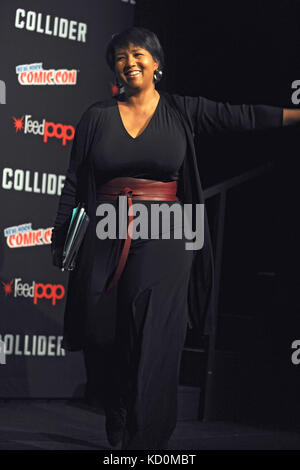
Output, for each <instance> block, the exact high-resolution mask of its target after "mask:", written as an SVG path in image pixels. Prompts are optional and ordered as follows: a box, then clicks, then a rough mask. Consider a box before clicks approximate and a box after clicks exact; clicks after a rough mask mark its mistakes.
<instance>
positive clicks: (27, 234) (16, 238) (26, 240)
mask: <svg viewBox="0 0 300 470" xmlns="http://www.w3.org/2000/svg"><path fill="white" fill-rule="evenodd" d="M51 234H52V227H47V228H38V229H35V230H34V229H33V228H32V224H31V222H29V223H26V224H21V225H15V226H12V227H6V228H5V229H4V236H5V237H6V243H7V246H8V247H9V248H21V247H28V246H41V245H50V244H51Z"/></svg>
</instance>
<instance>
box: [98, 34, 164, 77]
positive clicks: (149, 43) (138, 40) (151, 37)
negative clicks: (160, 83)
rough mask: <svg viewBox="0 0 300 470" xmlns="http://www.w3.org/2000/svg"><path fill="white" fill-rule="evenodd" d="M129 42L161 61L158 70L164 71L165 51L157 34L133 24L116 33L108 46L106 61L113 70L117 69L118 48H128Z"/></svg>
mask: <svg viewBox="0 0 300 470" xmlns="http://www.w3.org/2000/svg"><path fill="white" fill-rule="evenodd" d="M129 44H134V45H135V46H140V47H142V48H143V49H146V50H147V51H148V52H150V54H151V55H152V57H153V59H154V60H155V61H158V62H159V67H158V70H161V71H163V69H164V65H165V62H164V52H163V49H162V47H161V44H160V42H159V39H158V37H157V36H156V34H155V33H153V32H152V31H149V29H146V28H143V27H141V26H132V27H131V28H128V29H125V30H124V31H121V33H117V34H114V35H113V36H112V39H111V40H110V42H109V44H108V46H107V48H106V62H107V64H108V66H109V67H110V69H111V70H112V71H113V72H114V70H115V51H116V49H118V48H126V47H128V46H129Z"/></svg>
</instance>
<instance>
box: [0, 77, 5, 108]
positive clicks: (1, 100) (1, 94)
mask: <svg viewBox="0 0 300 470" xmlns="http://www.w3.org/2000/svg"><path fill="white" fill-rule="evenodd" d="M0 104H6V85H5V82H4V81H3V80H0Z"/></svg>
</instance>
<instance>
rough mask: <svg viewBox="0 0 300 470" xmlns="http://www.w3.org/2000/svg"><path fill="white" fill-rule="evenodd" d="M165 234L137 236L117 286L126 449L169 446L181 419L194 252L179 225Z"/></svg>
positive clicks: (118, 379) (119, 390)
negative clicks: (167, 236) (177, 235)
mask: <svg viewBox="0 0 300 470" xmlns="http://www.w3.org/2000/svg"><path fill="white" fill-rule="evenodd" d="M143 202H144V201H143ZM147 204H150V203H147ZM168 204H171V203H168ZM149 228H150V226H149ZM161 232H162V230H161V231H160V238H159V239H137V240H132V242H131V247H130V252H129V255H128V258H127V262H126V265H125V268H124V271H123V273H122V275H121V278H120V280H119V282H118V285H117V312H116V330H115V343H114V382H115V392H116V393H115V405H116V407H118V406H119V407H120V408H125V409H126V410H127V419H126V425H125V432H124V437H123V442H122V449H144V450H146V449H165V448H166V446H167V442H168V440H169V438H170V437H171V435H172V433H173V431H174V429H175V426H176V421H177V393H178V379H179V367H180V359H181V353H182V349H183V346H184V340H185V335H186V327H187V292H188V281H189V274H190V268H191V264H192V251H189V250H186V247H185V242H186V241H187V240H186V239H185V238H184V237H183V238H181V239H174V237H173V233H174V225H172V230H171V234H170V239H163V238H162V236H161ZM101 242H102V241H100V243H101ZM99 262H101V260H99ZM95 263H97V260H95Z"/></svg>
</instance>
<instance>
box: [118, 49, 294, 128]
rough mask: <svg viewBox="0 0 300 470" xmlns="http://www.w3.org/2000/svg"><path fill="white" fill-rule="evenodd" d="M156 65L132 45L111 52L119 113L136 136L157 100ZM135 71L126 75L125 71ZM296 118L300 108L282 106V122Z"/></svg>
mask: <svg viewBox="0 0 300 470" xmlns="http://www.w3.org/2000/svg"><path fill="white" fill-rule="evenodd" d="M158 67H159V62H158V61H156V60H154V58H153V57H152V55H151V54H150V52H148V51H147V50H146V49H143V48H141V47H139V46H135V45H134V44H130V45H129V47H128V48H121V49H117V50H116V51H115V73H116V77H117V78H118V80H119V82H120V83H121V84H122V86H123V87H124V94H123V95H122V97H120V99H119V100H118V106H119V111H120V115H121V118H122V121H123V124H124V127H125V128H126V130H127V132H128V133H129V134H130V135H132V137H137V136H138V135H140V134H141V133H142V132H143V130H144V129H145V128H146V127H147V125H148V123H149V121H150V120H151V117H152V116H153V114H154V112H155V109H156V106H157V104H158V101H159V98H160V96H159V93H158V92H157V91H156V89H155V84H154V81H153V73H154V71H155V70H157V69H158ZM134 70H135V71H137V70H138V71H139V73H138V74H137V75H136V76H132V77H130V76H129V75H128V72H130V71H134ZM298 121H300V109H288V108H284V109H283V125H284V126H287V125H290V124H295V123H297V122H298Z"/></svg>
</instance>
